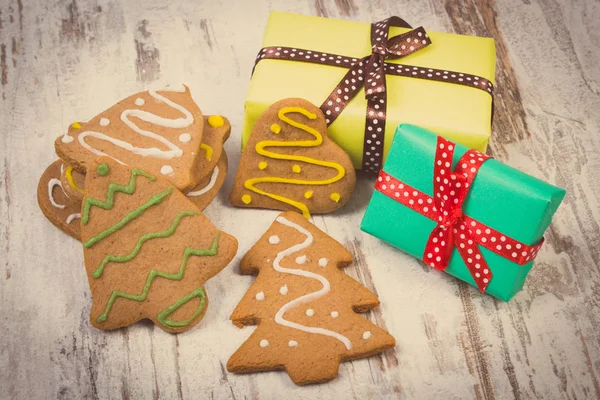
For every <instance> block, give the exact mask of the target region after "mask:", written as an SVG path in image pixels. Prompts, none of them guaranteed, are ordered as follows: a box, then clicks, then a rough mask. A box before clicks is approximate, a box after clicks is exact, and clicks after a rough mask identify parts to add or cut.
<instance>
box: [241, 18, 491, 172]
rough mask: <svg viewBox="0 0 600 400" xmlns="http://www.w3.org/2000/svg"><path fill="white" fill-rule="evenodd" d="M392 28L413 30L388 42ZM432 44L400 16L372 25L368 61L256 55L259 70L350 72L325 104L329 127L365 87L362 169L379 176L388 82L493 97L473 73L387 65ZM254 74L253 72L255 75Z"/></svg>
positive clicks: (292, 53)
mask: <svg viewBox="0 0 600 400" xmlns="http://www.w3.org/2000/svg"><path fill="white" fill-rule="evenodd" d="M391 26H395V27H399V28H407V29H411V30H410V31H408V32H405V33H403V34H400V35H397V36H394V37H391V38H388V34H389V30H390V27H391ZM430 44H431V40H430V39H429V37H428V36H427V33H426V32H425V30H424V29H423V27H419V28H416V29H413V28H412V27H411V26H410V25H409V24H408V23H407V22H406V21H404V20H403V19H401V18H399V17H390V18H387V19H384V20H383V21H379V22H376V23H374V24H371V54H369V55H367V56H365V57H363V58H353V57H346V56H342V55H337V54H331V53H324V52H319V51H313V50H304V49H297V48H292V47H282V46H271V47H264V48H262V49H261V50H260V51H259V52H258V55H257V56H256V61H255V64H254V68H256V65H257V64H258V62H260V61H261V60H263V59H275V60H288V61H300V62H308V63H313V64H321V65H329V66H334V67H342V68H348V72H347V73H346V75H344V77H343V78H342V80H341V81H340V82H339V83H338V85H337V86H336V87H335V88H334V89H333V91H332V92H331V94H330V95H329V96H328V97H327V99H325V101H324V102H323V104H322V105H321V107H320V108H321V111H323V114H324V115H325V121H326V122H327V125H328V126H329V125H331V124H332V123H333V122H334V121H335V120H336V118H337V117H338V116H339V115H340V114H341V113H342V111H343V110H344V108H346V106H347V105H348V103H349V102H350V100H352V98H353V97H354V96H356V94H357V93H358V92H359V91H360V90H361V89H362V88H363V87H364V88H365V97H366V98H367V116H366V123H365V135H364V143H363V165H362V169H363V170H365V171H370V172H378V171H379V170H380V169H381V166H382V165H383V142H384V136H385V135H384V133H385V122H386V108H387V96H386V77H387V75H396V76H404V77H410V78H418V79H426V80H432V81H438V82H447V83H453V84H457V85H464V86H468V87H472V88H476V89H480V90H483V91H485V92H487V93H489V94H490V95H493V90H494V86H493V85H492V82H490V81H489V80H487V79H485V78H483V77H480V76H476V75H471V74H465V73H460V72H453V71H444V70H438V69H433V68H423V67H418V66H413V65H402V64H396V63H388V62H386V60H393V59H398V58H401V57H405V56H408V55H410V54H412V53H414V52H416V51H419V50H421V49H423V48H424V47H426V46H429V45H430ZM253 73H254V70H253Z"/></svg>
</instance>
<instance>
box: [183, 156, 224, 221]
mask: <svg viewBox="0 0 600 400" xmlns="http://www.w3.org/2000/svg"><path fill="white" fill-rule="evenodd" d="M226 176H227V153H225V152H222V153H221V157H220V158H219V162H218V163H217V165H216V166H215V168H214V169H213V170H212V172H211V173H210V175H209V176H207V177H206V178H204V179H203V180H202V181H201V182H200V183H199V184H198V186H196V187H195V188H193V189H192V190H190V191H189V192H187V193H186V194H185V195H186V196H187V197H188V199H190V201H191V202H192V203H194V205H196V207H198V208H199V209H200V210H204V209H205V208H206V207H207V206H208V205H209V204H210V203H211V202H212V201H213V199H214V198H215V197H216V195H217V193H219V190H220V189H221V186H223V183H225V178H226Z"/></svg>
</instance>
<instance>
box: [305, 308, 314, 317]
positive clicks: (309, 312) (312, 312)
mask: <svg viewBox="0 0 600 400" xmlns="http://www.w3.org/2000/svg"><path fill="white" fill-rule="evenodd" d="M306 315H307V316H309V317H312V316H313V315H315V310H313V309H312V308H309V309H308V310H306Z"/></svg>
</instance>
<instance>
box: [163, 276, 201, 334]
mask: <svg viewBox="0 0 600 400" xmlns="http://www.w3.org/2000/svg"><path fill="white" fill-rule="evenodd" d="M196 297H198V298H199V299H200V304H199V305H198V308H197V309H196V311H195V312H194V314H193V315H192V316H191V317H189V318H188V319H186V320H185V321H172V320H170V319H167V317H168V316H169V315H171V314H173V313H174V312H175V311H176V310H178V309H179V307H182V306H183V305H184V304H186V303H187V302H188V301H190V300H192V299H194V298H196ZM205 304H206V294H205V293H204V288H203V287H202V286H200V287H199V288H198V289H196V290H194V291H193V292H191V293H190V294H188V295H187V296H185V297H182V298H181V299H179V300H177V301H176V302H175V303H174V304H173V305H172V306H171V307H169V308H165V309H164V310H163V311H161V312H160V314H158V318H157V319H158V322H160V323H161V324H163V325H164V326H166V327H168V328H179V327H182V326H188V325H189V324H190V322H192V321H193V320H194V319H196V317H197V316H198V315H200V314H202V311H204V306H205Z"/></svg>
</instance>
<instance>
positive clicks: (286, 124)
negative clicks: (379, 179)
mask: <svg viewBox="0 0 600 400" xmlns="http://www.w3.org/2000/svg"><path fill="white" fill-rule="evenodd" d="M355 183H356V175H355V171H354V167H353V166H352V162H351V161H350V158H349V157H348V155H347V154H346V152H345V151H344V150H343V149H342V148H340V147H339V146H338V145H337V144H335V143H334V142H333V141H332V140H331V139H329V137H328V136H327V125H326V123H325V117H324V116H323V113H322V112H321V110H320V109H319V108H318V107H316V106H315V105H313V104H312V103H310V102H308V101H306V100H303V99H285V100H281V101H278V102H277V103H275V104H273V105H272V106H271V107H269V108H268V109H267V111H265V112H264V113H263V114H262V115H261V116H260V118H259V119H258V120H257V122H256V124H255V125H254V128H253V129H252V133H251V135H250V138H249V140H248V143H247V145H246V148H245V150H244V152H243V153H242V157H241V160H240V166H239V169H238V172H237V176H236V179H235V184H234V187H233V191H232V193H231V196H230V198H229V201H230V202H231V204H233V205H234V206H238V207H255V208H271V209H276V210H295V211H299V212H301V213H302V214H303V215H304V216H305V217H307V218H308V217H309V216H310V214H311V213H315V214H320V213H328V212H332V211H335V210H337V209H338V208H340V207H342V206H343V205H344V204H345V203H346V202H347V201H348V200H349V198H350V195H351V194H352V192H353V190H354V186H355Z"/></svg>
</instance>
